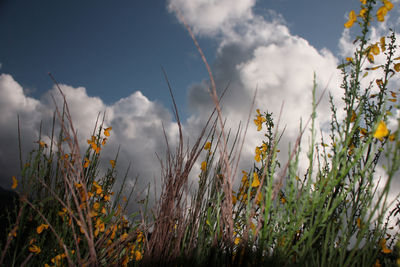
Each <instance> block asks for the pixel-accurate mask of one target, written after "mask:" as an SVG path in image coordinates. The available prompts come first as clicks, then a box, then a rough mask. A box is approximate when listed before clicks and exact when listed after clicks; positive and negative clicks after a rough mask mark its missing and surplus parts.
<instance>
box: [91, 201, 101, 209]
mask: <svg viewBox="0 0 400 267" xmlns="http://www.w3.org/2000/svg"><path fill="white" fill-rule="evenodd" d="M99 208H100V203H99V202H95V203H94V204H93V209H95V210H98V209H99Z"/></svg>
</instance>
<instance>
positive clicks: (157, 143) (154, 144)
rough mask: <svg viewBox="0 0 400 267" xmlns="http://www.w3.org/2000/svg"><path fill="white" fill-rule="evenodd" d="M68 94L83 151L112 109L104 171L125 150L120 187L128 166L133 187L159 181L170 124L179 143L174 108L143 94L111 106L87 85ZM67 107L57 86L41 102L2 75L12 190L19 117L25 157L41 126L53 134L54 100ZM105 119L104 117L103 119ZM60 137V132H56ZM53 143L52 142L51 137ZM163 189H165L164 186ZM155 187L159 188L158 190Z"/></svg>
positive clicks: (0, 101)
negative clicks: (98, 123) (90, 93)
mask: <svg viewBox="0 0 400 267" xmlns="http://www.w3.org/2000/svg"><path fill="white" fill-rule="evenodd" d="M60 87H61V89H62V90H63V92H64V94H65V96H66V99H67V103H68V107H69V111H70V113H71V117H72V120H73V125H74V127H75V129H76V130H77V131H78V140H79V143H80V145H81V153H83V152H84V149H86V146H87V143H86V139H88V138H90V136H91V135H92V132H93V129H94V125H95V122H96V118H97V116H98V114H99V113H101V114H102V113H103V112H104V111H106V118H105V122H104V123H105V125H106V126H112V127H113V130H112V131H111V137H110V138H109V141H108V143H107V145H106V146H105V147H104V149H103V150H102V164H101V166H100V167H101V170H103V171H104V170H105V168H107V167H108V166H109V160H110V159H114V157H115V155H116V153H117V149H118V146H119V145H120V146H121V150H120V153H119V157H118V170H119V172H120V173H119V176H118V177H119V178H120V180H119V181H117V184H120V183H121V181H122V178H123V175H124V173H125V171H126V170H127V168H128V164H129V163H132V165H131V169H130V172H129V175H128V178H129V179H128V185H129V184H130V185H132V182H133V178H134V177H136V175H139V182H138V185H139V187H141V188H143V186H144V185H146V184H147V183H149V182H151V183H153V181H154V178H157V180H158V181H159V177H160V164H159V162H158V160H157V158H156V154H155V153H158V155H159V156H161V158H162V157H163V156H164V154H165V150H166V146H165V139H164V135H163V130H162V124H163V125H164V128H165V131H166V134H167V137H168V138H169V140H168V141H169V143H170V145H171V147H172V148H173V147H174V145H175V144H176V140H177V133H178V130H177V125H176V123H174V122H172V120H171V116H170V113H169V111H168V110H166V109H165V108H164V107H162V106H161V105H160V104H159V103H157V102H152V101H150V100H148V99H147V98H146V97H145V96H144V95H143V94H142V93H141V92H139V91H137V92H135V93H133V94H132V95H130V96H128V97H126V98H123V99H120V100H119V101H118V102H116V103H114V104H113V105H110V106H107V105H106V104H104V102H103V101H102V100H101V99H100V98H98V97H90V96H88V95H87V92H86V89H85V88H84V87H78V88H73V87H71V86H68V85H60ZM53 97H54V99H55V101H56V103H57V106H58V108H59V109H60V110H61V109H62V104H63V98H62V96H61V95H60V93H59V92H58V89H57V88H55V87H54V88H52V89H51V90H49V91H48V92H47V93H45V94H44V95H43V96H42V97H41V99H40V100H37V99H33V98H30V97H28V96H27V95H25V94H24V91H23V88H22V87H21V86H20V85H19V84H18V83H17V82H16V81H15V80H14V79H13V78H12V77H11V76H10V75H7V74H2V75H0V129H2V131H1V133H0V168H1V170H2V172H1V176H0V185H1V186H3V187H6V188H9V187H10V186H11V178H10V177H11V176H13V175H15V176H18V174H19V170H18V166H19V163H18V162H19V155H18V140H17V114H19V115H20V122H21V132H22V145H23V151H22V152H23V158H24V159H26V157H27V153H28V152H29V151H30V150H31V149H33V147H34V145H35V144H34V142H35V141H37V140H38V135H39V124H40V121H42V122H43V130H42V135H43V137H42V138H44V139H45V140H46V136H50V134H51V126H52V116H53V112H54V108H55V106H54V101H53ZM100 120H101V117H100ZM56 133H57V130H56ZM47 140H48V138H47ZM158 186H159V185H158ZM152 189H153V187H152Z"/></svg>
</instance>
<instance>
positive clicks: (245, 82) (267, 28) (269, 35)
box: [169, 0, 341, 168]
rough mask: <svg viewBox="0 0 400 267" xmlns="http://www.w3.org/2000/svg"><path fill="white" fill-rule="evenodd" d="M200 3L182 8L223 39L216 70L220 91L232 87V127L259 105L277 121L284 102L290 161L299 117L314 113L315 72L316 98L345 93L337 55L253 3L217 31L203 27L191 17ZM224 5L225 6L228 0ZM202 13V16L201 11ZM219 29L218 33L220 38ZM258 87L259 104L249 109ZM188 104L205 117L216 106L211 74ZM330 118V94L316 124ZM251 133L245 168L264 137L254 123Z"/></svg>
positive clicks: (228, 103)
mask: <svg viewBox="0 0 400 267" xmlns="http://www.w3.org/2000/svg"><path fill="white" fill-rule="evenodd" d="M169 3H170V6H171V5H174V4H176V3H177V1H175V0H171V1H170V2H169ZM194 3H197V4H194ZM201 3H202V2H201V1H191V2H190V4H187V5H186V6H184V7H182V8H180V9H179V10H180V12H181V15H182V16H183V17H184V18H185V20H186V21H187V22H188V24H189V25H190V26H191V27H192V28H193V29H197V31H198V32H199V33H200V34H205V33H208V34H209V36H210V37H212V38H214V37H215V38H217V40H218V41H219V46H218V50H217V55H216V58H215V59H214V60H213V62H212V68H213V74H214V78H215V81H216V85H217V90H218V92H219V93H221V92H222V90H223V89H224V88H225V87H227V86H229V87H228V91H227V93H226V94H225V96H224V99H223V101H222V106H223V115H224V116H225V117H226V118H227V127H228V128H231V129H232V130H234V129H237V127H238V122H239V121H241V122H246V120H247V116H248V114H249V112H251V113H252V115H254V114H255V109H256V108H259V109H260V110H261V111H268V112H273V114H274V119H275V122H276V120H277V118H278V114H279V112H280V108H281V105H282V104H283V103H284V110H283V113H282V117H281V125H280V129H283V128H284V127H286V128H285V133H284V136H283V139H282V140H281V147H282V148H283V149H282V153H281V154H282V156H281V159H282V160H283V161H284V160H286V159H287V149H288V143H289V142H291V143H292V144H293V143H294V142H295V139H296V137H297V135H298V133H299V123H300V119H301V118H302V119H303V122H304V121H306V120H307V119H308V118H309V117H310V114H311V111H312V109H311V103H312V89H313V78H314V73H315V74H316V82H317V84H318V86H317V88H316V95H317V97H319V96H320V95H321V94H322V92H323V91H324V89H325V88H327V89H328V91H327V92H330V93H331V94H332V95H333V96H334V99H336V100H338V98H339V97H340V93H341V91H340V89H339V88H338V85H339V84H340V79H341V78H340V73H339V71H338V70H337V68H336V67H337V65H338V64H339V61H338V59H337V58H336V57H335V56H334V55H333V54H332V53H331V52H330V51H329V50H327V49H323V50H317V49H316V48H314V47H313V46H312V45H311V44H309V43H308V42H307V40H305V39H303V38H301V37H299V36H295V35H293V34H291V33H290V31H289V29H288V28H287V26H286V25H285V23H284V20H283V19H282V18H281V17H280V16H278V15H275V16H269V17H268V19H267V18H266V17H263V16H260V15H256V14H254V13H253V11H252V7H253V6H254V3H251V4H249V5H247V6H245V7H243V10H245V11H246V12H244V11H243V12H242V14H245V15H243V16H240V17H234V16H232V17H230V19H229V23H225V22H221V23H215V24H213V27H214V28H213V30H212V31H211V30H210V31H208V30H206V29H204V28H202V27H204V25H207V24H204V23H203V21H201V20H200V19H198V20H197V19H191V18H192V17H193V16H192V14H193V12H199V10H200V7H199V6H201ZM219 3H221V4H223V3H224V1H219ZM176 6H178V5H176ZM210 6H212V7H214V8H216V6H215V5H213V4H210ZM198 15H199V17H202V16H201V15H200V13H198ZM207 29H208V28H207ZM216 32H218V36H215V33H216ZM256 88H257V98H256V102H255V107H254V108H253V110H251V111H250V107H251V102H252V98H253V96H254V93H255V90H256ZM188 102H189V106H190V107H191V109H192V111H193V112H194V113H195V114H197V115H196V116H199V117H206V116H205V115H206V114H207V111H208V110H210V108H211V107H212V106H213V102H212V100H211V99H210V97H209V93H208V80H207V79H206V78H205V79H204V80H203V81H200V82H198V83H196V84H192V85H191V86H190V88H189V95H188ZM329 119H330V107H329V103H328V93H327V94H326V95H325V97H324V100H323V101H322V103H321V104H320V105H319V107H318V118H317V123H319V125H320V126H321V127H324V128H325V129H327V127H326V126H327V125H328V122H329ZM251 122H252V120H251ZM303 126H304V124H303ZM247 135H248V136H247V140H246V144H245V147H244V153H243V155H242V158H243V164H241V166H242V167H243V168H244V167H245V166H246V167H245V168H249V166H252V164H251V161H252V159H253V156H254V147H255V146H256V145H260V142H261V139H262V137H263V134H262V133H260V132H257V131H256V127H255V126H254V125H253V123H251V124H250V128H249V131H248V134H247Z"/></svg>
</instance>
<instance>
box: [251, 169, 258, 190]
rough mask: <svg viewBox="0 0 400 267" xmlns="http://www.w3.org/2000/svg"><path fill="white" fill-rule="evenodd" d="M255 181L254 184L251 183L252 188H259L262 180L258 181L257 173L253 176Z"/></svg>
mask: <svg viewBox="0 0 400 267" xmlns="http://www.w3.org/2000/svg"><path fill="white" fill-rule="evenodd" d="M253 177H254V179H253V182H252V183H251V187H257V186H259V185H260V180H259V179H258V174H257V173H256V172H254V175H253Z"/></svg>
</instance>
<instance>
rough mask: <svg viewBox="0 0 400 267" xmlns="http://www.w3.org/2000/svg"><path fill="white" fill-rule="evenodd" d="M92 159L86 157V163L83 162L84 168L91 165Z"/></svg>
mask: <svg viewBox="0 0 400 267" xmlns="http://www.w3.org/2000/svg"><path fill="white" fill-rule="evenodd" d="M89 163H90V160H89V159H88V158H86V157H85V163H83V168H87V167H89Z"/></svg>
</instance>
